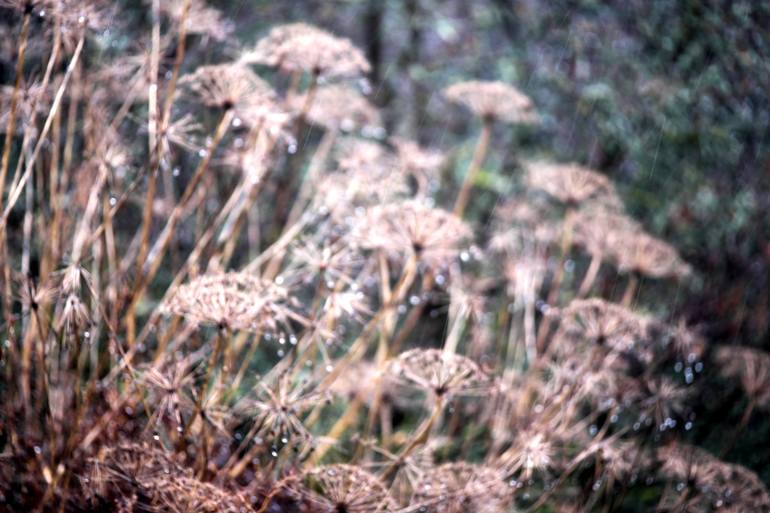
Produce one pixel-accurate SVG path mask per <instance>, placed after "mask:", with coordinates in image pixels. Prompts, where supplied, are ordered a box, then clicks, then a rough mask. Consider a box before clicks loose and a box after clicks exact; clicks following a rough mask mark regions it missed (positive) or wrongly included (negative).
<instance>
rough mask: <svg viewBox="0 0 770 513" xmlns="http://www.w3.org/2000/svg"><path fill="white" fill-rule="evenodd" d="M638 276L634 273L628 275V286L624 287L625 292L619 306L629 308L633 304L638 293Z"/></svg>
mask: <svg viewBox="0 0 770 513" xmlns="http://www.w3.org/2000/svg"><path fill="white" fill-rule="evenodd" d="M639 284H640V276H639V273H638V272H636V271H633V272H631V274H629V275H628V284H627V285H626V291H625V292H624V293H623V299H622V300H621V302H620V304H622V305H623V306H626V307H630V306H631V303H633V302H634V299H635V298H636V294H637V293H638V292H639Z"/></svg>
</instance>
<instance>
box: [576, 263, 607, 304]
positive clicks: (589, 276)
mask: <svg viewBox="0 0 770 513" xmlns="http://www.w3.org/2000/svg"><path fill="white" fill-rule="evenodd" d="M601 266H602V255H600V254H599V253H596V254H594V255H592V256H591V263H590V264H588V269H587V270H586V274H585V276H584V277H583V281H582V282H581V283H580V288H578V292H577V295H576V296H575V297H576V298H577V299H582V298H584V297H586V296H587V295H588V293H589V292H590V291H591V287H593V285H594V282H595V281H596V277H597V276H598V275H599V269H600V268H601Z"/></svg>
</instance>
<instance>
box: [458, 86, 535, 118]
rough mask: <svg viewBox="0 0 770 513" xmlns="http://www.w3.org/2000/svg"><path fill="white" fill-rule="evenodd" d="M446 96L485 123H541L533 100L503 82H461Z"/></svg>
mask: <svg viewBox="0 0 770 513" xmlns="http://www.w3.org/2000/svg"><path fill="white" fill-rule="evenodd" d="M444 96H446V97H447V99H449V100H450V101H452V102H454V103H460V104H462V105H464V106H466V107H467V108H468V109H470V110H471V111H472V112H473V113H474V114H475V115H477V116H478V117H480V118H482V119H484V118H491V119H496V120H499V121H501V122H504V123H532V122H534V121H537V119H538V116H537V113H536V112H535V108H534V105H533V104H532V100H530V99H529V98H528V97H527V96H525V95H524V94H522V93H521V92H520V91H518V90H516V89H515V88H514V87H512V86H510V85H508V84H505V83H503V82H481V81H476V80H472V81H469V82H460V83H457V84H453V85H451V86H449V87H447V88H446V89H444Z"/></svg>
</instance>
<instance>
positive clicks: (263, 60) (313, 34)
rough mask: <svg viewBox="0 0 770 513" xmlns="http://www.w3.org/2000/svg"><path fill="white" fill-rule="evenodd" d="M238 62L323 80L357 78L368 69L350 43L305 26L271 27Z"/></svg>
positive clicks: (364, 59)
mask: <svg viewBox="0 0 770 513" xmlns="http://www.w3.org/2000/svg"><path fill="white" fill-rule="evenodd" d="M242 60H243V62H246V63H250V64H264V65H267V66H272V67H277V68H279V69H281V70H283V71H286V72H296V71H304V72H307V73H312V74H313V75H315V76H323V77H327V78H331V77H351V76H358V75H361V74H363V73H368V72H369V70H370V68H371V67H370V65H369V62H368V61H367V60H366V57H364V54H363V53H362V52H361V50H359V49H358V48H356V47H355V46H354V45H353V43H351V42H350V40H348V39H344V38H339V37H336V36H334V35H332V34H331V33H329V32H327V31H325V30H322V29H320V28H318V27H314V26H312V25H307V24H305V23H292V24H289V25H281V26H278V27H274V28H273V29H272V30H271V31H270V33H269V34H268V35H267V36H266V37H264V38H262V39H260V40H259V42H257V45H256V46H255V47H254V49H252V50H250V51H248V52H246V53H245V54H244V55H243V57H242Z"/></svg>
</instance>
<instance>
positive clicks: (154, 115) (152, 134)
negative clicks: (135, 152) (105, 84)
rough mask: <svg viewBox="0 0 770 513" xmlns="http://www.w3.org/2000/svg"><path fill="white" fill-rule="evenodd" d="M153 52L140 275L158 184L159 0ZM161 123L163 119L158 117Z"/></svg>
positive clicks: (155, 3) (157, 1)
mask: <svg viewBox="0 0 770 513" xmlns="http://www.w3.org/2000/svg"><path fill="white" fill-rule="evenodd" d="M151 11H152V36H151V39H152V51H151V53H150V70H149V72H150V86H149V93H148V95H147V96H148V107H147V110H148V116H147V134H148V138H149V139H148V141H147V144H148V148H149V150H150V172H149V176H148V177H147V180H148V183H147V195H146V196H145V199H144V211H143V212H142V225H141V226H142V227H141V235H140V236H139V240H140V242H139V253H138V254H137V257H136V275H137V276H139V275H141V272H142V264H143V263H144V259H145V257H146V256H147V246H148V245H149V242H150V229H151V228H152V208H153V203H154V202H155V193H156V190H157V184H158V169H159V167H160V137H158V121H159V120H160V113H159V112H158V68H159V66H160V0H152V9H151ZM160 121H161V124H162V123H163V121H165V120H160Z"/></svg>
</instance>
